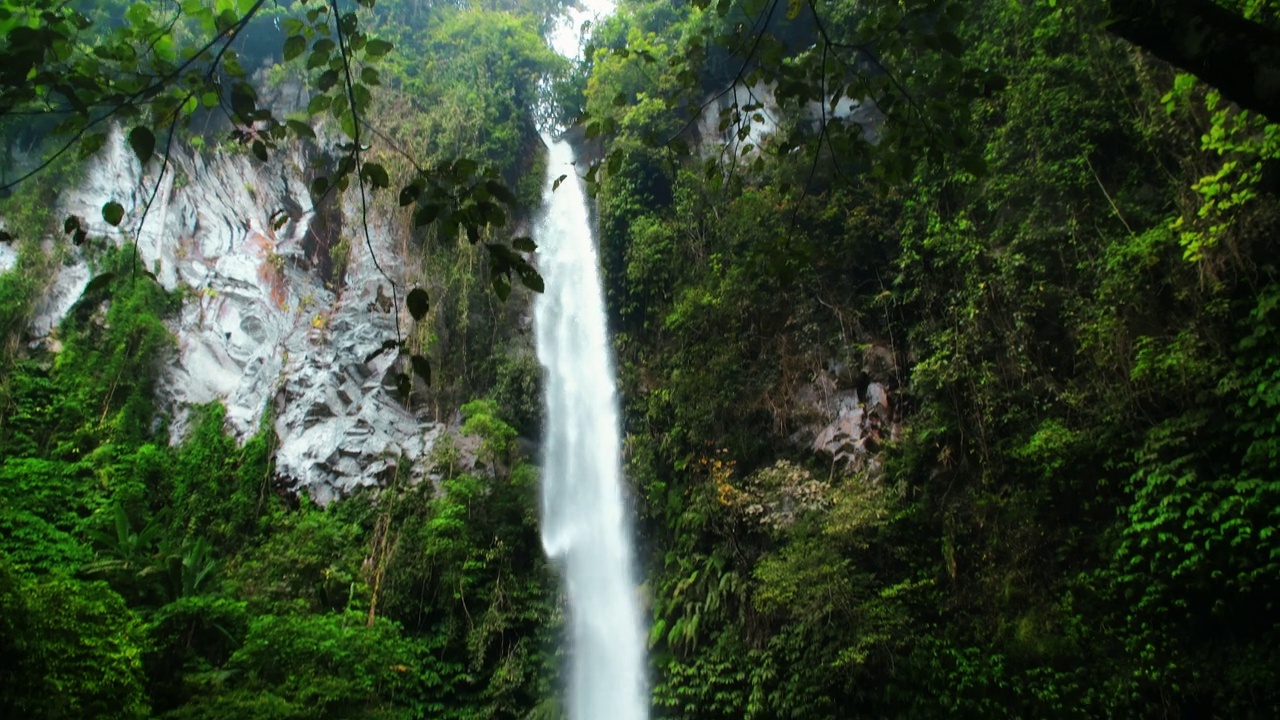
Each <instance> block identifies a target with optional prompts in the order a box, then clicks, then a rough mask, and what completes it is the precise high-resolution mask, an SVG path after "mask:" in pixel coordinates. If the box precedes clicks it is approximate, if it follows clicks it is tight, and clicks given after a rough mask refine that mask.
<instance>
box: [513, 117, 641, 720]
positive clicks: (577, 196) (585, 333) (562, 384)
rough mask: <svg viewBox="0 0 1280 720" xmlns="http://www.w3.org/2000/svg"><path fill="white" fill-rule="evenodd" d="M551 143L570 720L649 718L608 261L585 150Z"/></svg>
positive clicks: (552, 540)
mask: <svg viewBox="0 0 1280 720" xmlns="http://www.w3.org/2000/svg"><path fill="white" fill-rule="evenodd" d="M548 143H549V145H550V159H549V162H548V172H547V176H548V177H547V186H546V189H545V191H544V195H543V197H544V202H543V206H544V208H545V216H544V217H543V219H542V220H541V222H540V223H539V224H538V226H537V227H536V229H535V239H536V240H537V243H538V269H539V270H540V271H541V272H542V275H543V278H544V279H545V280H546V288H547V289H546V292H545V293H543V294H542V295H540V296H539V297H538V298H537V300H536V301H535V303H534V324H535V326H536V329H537V345H538V359H539V360H540V361H541V363H542V364H543V366H544V367H545V368H546V402H547V416H546V431H545V441H544V442H545V446H544V453H543V469H542V475H543V478H542V543H543V546H544V547H545V549H546V551H547V554H548V555H549V556H550V557H551V558H553V559H555V560H556V561H557V562H558V564H559V566H560V567H561V569H562V571H563V573H564V581H565V584H566V588H567V592H568V598H569V628H570V636H569V641H570V645H569V657H570V669H569V689H568V692H569V695H568V706H569V707H568V709H569V718H570V720H645V718H647V717H648V705H649V702H648V695H647V690H646V683H645V676H644V666H645V663H644V640H643V632H642V630H641V623H640V613H639V608H638V603H637V593H636V582H635V577H634V571H633V570H632V549H631V541H630V535H631V523H630V521H629V519H628V517H627V512H626V509H625V507H624V502H623V497H622V484H621V478H620V476H621V469H620V465H619V454H618V451H619V445H620V442H619V438H618V433H619V426H618V397H617V389H616V386H615V383H614V377H613V363H612V361H611V359H610V351H609V337H608V332H607V331H606V328H605V313H604V294H603V292H602V290H601V286H600V271H599V264H598V262H597V258H596V248H595V243H594V241H593V237H592V230H591V219H590V217H589V215H588V213H587V197H586V193H585V192H584V190H583V187H582V182H581V180H580V179H579V178H578V175H577V172H576V171H575V169H574V167H573V164H572V163H573V148H572V147H570V146H569V144H568V143H567V142H564V141H556V140H551V139H548ZM561 175H564V176H566V178H565V180H564V181H563V182H562V183H561V184H560V186H559V188H558V189H556V188H555V187H554V185H555V182H556V181H555V178H559V177H560V176H561Z"/></svg>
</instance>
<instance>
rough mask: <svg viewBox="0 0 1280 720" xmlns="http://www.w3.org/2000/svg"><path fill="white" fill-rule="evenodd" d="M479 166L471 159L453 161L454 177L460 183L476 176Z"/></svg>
mask: <svg viewBox="0 0 1280 720" xmlns="http://www.w3.org/2000/svg"><path fill="white" fill-rule="evenodd" d="M478 167H479V166H478V165H476V161H475V160H472V159H471V158H458V159H457V160H454V161H453V177H454V179H456V180H458V181H459V182H461V181H463V180H466V179H467V178H469V177H471V176H472V175H475V174H476V170H477V168H478Z"/></svg>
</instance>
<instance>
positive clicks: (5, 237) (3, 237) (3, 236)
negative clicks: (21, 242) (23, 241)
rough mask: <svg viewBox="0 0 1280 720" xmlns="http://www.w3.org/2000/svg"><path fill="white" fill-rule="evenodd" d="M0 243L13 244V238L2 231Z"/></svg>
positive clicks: (0, 231) (0, 232)
mask: <svg viewBox="0 0 1280 720" xmlns="http://www.w3.org/2000/svg"><path fill="white" fill-rule="evenodd" d="M0 242H3V243H8V242H13V236H12V235H10V234H9V233H7V232H5V231H4V230H0Z"/></svg>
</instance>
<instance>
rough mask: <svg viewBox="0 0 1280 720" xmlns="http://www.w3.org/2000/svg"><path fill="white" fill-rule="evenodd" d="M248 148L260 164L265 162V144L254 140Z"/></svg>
mask: <svg viewBox="0 0 1280 720" xmlns="http://www.w3.org/2000/svg"><path fill="white" fill-rule="evenodd" d="M250 147H251V149H252V151H253V156H254V157H256V158H258V159H259V160H261V161H262V162H266V161H267V144H266V143H264V142H262V141H261V140H254V141H253V145H251V146H250Z"/></svg>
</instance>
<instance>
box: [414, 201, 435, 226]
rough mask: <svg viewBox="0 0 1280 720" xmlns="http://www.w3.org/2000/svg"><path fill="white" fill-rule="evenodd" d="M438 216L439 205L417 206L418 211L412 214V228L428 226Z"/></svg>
mask: <svg viewBox="0 0 1280 720" xmlns="http://www.w3.org/2000/svg"><path fill="white" fill-rule="evenodd" d="M439 216H440V206H439V205H431V204H428V205H419V206H418V209H417V210H415V211H414V213H413V226H414V227H422V226H423V225H430V224H431V223H432V222H433V221H434V220H435V219H436V218H437V217H439Z"/></svg>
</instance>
